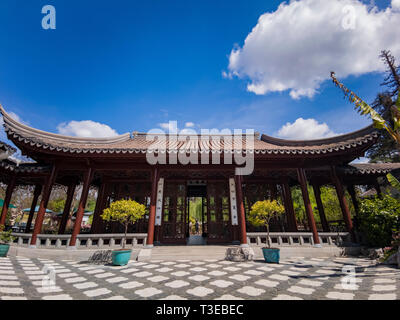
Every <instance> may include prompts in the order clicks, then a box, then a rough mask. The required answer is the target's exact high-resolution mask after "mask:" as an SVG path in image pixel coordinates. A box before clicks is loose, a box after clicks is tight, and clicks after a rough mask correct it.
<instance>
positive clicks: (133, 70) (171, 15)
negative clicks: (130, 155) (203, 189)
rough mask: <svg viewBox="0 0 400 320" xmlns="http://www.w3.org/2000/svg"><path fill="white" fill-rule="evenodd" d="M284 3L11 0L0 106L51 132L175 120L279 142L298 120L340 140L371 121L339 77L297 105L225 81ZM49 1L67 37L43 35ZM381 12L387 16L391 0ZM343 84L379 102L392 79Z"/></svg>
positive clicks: (370, 77)
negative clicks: (262, 21)
mask: <svg viewBox="0 0 400 320" xmlns="http://www.w3.org/2000/svg"><path fill="white" fill-rule="evenodd" d="M368 2H369V1H368ZM280 3H281V1H274V0H263V1H259V0H252V1H248V0H235V1H225V0H219V1H209V0H201V1H198V0H190V1H187V0H186V1H177V0H162V1H161V0H147V1H134V0H114V1H109V0H97V1H96V2H94V1H88V0H87V1H85V0H81V1H77V0H68V1H62V0H46V1H38V0H29V1H27V0H2V1H1V2H0V24H1V25H0V39H1V45H2V48H1V50H0V102H1V104H2V105H3V106H4V107H5V108H6V110H7V111H11V112H13V113H15V114H17V115H18V116H19V117H20V118H21V119H22V120H23V121H25V122H26V123H28V124H29V125H30V126H33V127H35V128H39V129H42V130H46V131H50V132H57V131H58V129H57V127H58V126H59V125H60V123H68V122H70V121H72V120H75V121H82V120H92V121H95V122H99V123H102V124H106V125H108V126H110V127H111V128H113V129H114V130H116V131H117V132H118V133H120V134H122V133H125V132H131V131H147V130H150V129H152V128H155V127H157V126H159V124H160V123H164V122H168V121H169V120H177V121H178V123H179V125H181V126H184V124H185V123H187V122H193V123H194V124H195V128H199V127H203V128H220V129H222V128H231V129H234V128H242V129H246V128H253V129H255V130H256V131H259V132H262V133H266V134H270V135H276V134H277V132H278V131H279V129H280V128H281V127H282V126H283V125H285V124H286V123H287V122H290V123H293V122H295V121H296V119H298V118H304V119H310V118H312V119H315V120H316V121H318V123H326V124H327V125H328V126H329V129H330V130H331V131H332V132H334V133H345V132H349V131H353V130H357V129H360V128H362V127H364V126H366V125H368V124H369V123H370V121H369V120H368V119H365V118H362V117H360V116H359V115H358V114H357V113H356V112H355V111H353V108H352V106H351V105H350V104H348V103H347V102H346V101H345V100H344V99H343V97H342V95H341V93H340V91H338V89H337V88H335V87H334V86H333V84H332V83H331V82H330V81H323V82H322V83H321V85H320V87H319V88H318V92H317V93H316V94H315V95H313V96H312V97H301V98H300V99H293V98H292V97H291V96H290V95H289V91H283V92H269V93H267V94H263V95H257V94H255V93H254V92H250V91H248V89H247V85H248V83H249V81H250V80H249V79H248V78H246V76H244V77H237V76H233V77H231V78H229V77H224V76H223V75H222V74H223V72H224V71H225V72H229V70H228V69H229V67H228V66H229V57H230V54H231V51H232V49H234V48H237V47H240V48H241V47H243V46H244V41H245V39H246V37H247V36H248V35H249V34H250V33H251V31H252V29H253V28H254V27H255V26H256V25H257V22H258V19H259V17H260V16H261V15H262V14H264V13H266V12H270V13H273V12H275V11H276V10H277V8H278V6H279V4H280ZM46 4H51V5H53V6H54V7H55V8H56V10H57V11H56V12H57V15H56V18H57V20H56V21H57V28H56V30H44V29H42V27H41V20H42V17H43V14H42V13H41V9H42V7H43V6H44V5H46ZM376 4H377V5H378V7H379V8H380V9H383V8H386V7H388V6H389V5H390V1H376ZM276 32H277V33H279V30H276ZM282 36H285V35H282ZM263 41H266V42H268V39H264V40H263ZM381 49H386V48H381ZM274 50H278V51H279V50H280V48H274ZM374 54H375V53H374ZM375 56H376V59H377V60H378V56H377V55H375ZM322 58H323V57H322ZM337 59H341V57H340V56H338V57H337ZM328 68H329V66H328ZM344 80H345V83H346V84H347V85H348V86H350V87H351V88H352V89H353V90H354V91H356V92H358V93H359V95H361V96H362V97H364V98H365V99H366V100H367V101H369V102H371V101H372V100H373V99H374V97H375V96H376V93H377V92H378V91H379V90H380V89H379V84H380V83H381V82H382V80H383V75H382V73H380V72H377V71H375V70H373V68H372V69H371V72H361V74H354V75H353V74H350V75H348V76H346V77H345V79H344Z"/></svg>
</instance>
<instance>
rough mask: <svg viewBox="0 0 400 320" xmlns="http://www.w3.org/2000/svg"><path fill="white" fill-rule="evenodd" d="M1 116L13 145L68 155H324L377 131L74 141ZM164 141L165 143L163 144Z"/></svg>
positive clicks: (366, 142)
mask: <svg viewBox="0 0 400 320" xmlns="http://www.w3.org/2000/svg"><path fill="white" fill-rule="evenodd" d="M0 112H1V113H2V115H3V117H4V127H5V131H6V132H7V134H8V137H9V138H10V139H11V140H12V141H14V143H16V144H19V145H21V143H22V144H25V145H26V146H28V147H29V146H30V147H32V148H39V149H43V150H44V151H46V150H47V151H52V152H59V153H70V154H140V153H143V154H144V153H149V152H161V153H162V152H166V151H167V152H168V153H177V152H181V153H186V152H196V153H197V152H199V153H204V152H206V153H208V152H212V153H215V152H217V153H233V152H235V153H236V152H237V153H242V152H246V153H252V152H254V153H255V154H261V155H266V154H269V155H279V154H281V155H307V154H311V155H320V154H321V155H323V154H329V153H335V152H341V151H346V150H351V149H354V148H360V147H361V148H366V147H368V146H370V145H372V144H373V143H374V142H375V141H376V139H377V138H378V135H379V133H378V131H377V130H375V129H374V128H373V127H372V126H370V127H367V128H365V129H362V130H360V131H357V132H354V133H350V134H346V135H342V136H337V137H333V138H329V139H323V140H315V141H290V140H281V139H276V138H272V137H269V136H266V135H263V136H262V137H261V139H259V138H258V136H257V135H254V137H255V139H254V147H253V146H250V145H247V146H246V138H245V136H244V135H243V136H242V138H240V137H239V139H237V138H236V137H235V138H232V137H233V136H232V135H221V136H220V135H218V138H217V139H212V138H210V137H205V136H201V137H200V136H198V135H192V136H188V137H185V138H186V140H183V141H178V140H177V139H176V138H175V139H173V138H172V136H168V135H167V136H165V140H164V139H163V138H161V137H160V136H157V135H154V134H146V133H135V134H132V135H131V134H129V133H126V134H124V135H120V136H117V137H112V138H104V139H95V138H77V137H69V136H63V135H59V134H53V133H48V132H44V131H41V130H37V129H34V128H31V127H28V126H26V125H24V124H22V123H19V122H18V121H16V120H14V119H13V118H12V117H10V116H9V115H8V114H7V112H5V110H4V109H3V108H2V107H1V105H0ZM164 141H166V143H165V144H162V142H164Z"/></svg>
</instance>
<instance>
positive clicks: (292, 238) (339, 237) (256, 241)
mask: <svg viewBox="0 0 400 320" xmlns="http://www.w3.org/2000/svg"><path fill="white" fill-rule="evenodd" d="M318 234H319V241H320V243H321V244H322V245H323V246H341V245H342V244H343V243H346V242H351V237H350V234H349V233H348V232H339V233H337V232H319V233H318ZM267 237H268V234H267V233H266V232H248V233H247V243H248V244H250V245H252V246H266V245H267ZM268 241H269V243H270V244H271V246H276V247H285V246H288V247H289V246H313V245H314V239H313V234H312V233H311V232H310V233H308V232H271V233H270V234H269V239H268Z"/></svg>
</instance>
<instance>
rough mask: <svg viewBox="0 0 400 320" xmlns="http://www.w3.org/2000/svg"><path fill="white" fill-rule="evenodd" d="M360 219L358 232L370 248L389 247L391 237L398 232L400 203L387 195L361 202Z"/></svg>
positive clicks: (399, 229) (399, 230)
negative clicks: (363, 236)
mask: <svg viewBox="0 0 400 320" xmlns="http://www.w3.org/2000/svg"><path fill="white" fill-rule="evenodd" d="M360 217H361V219H360V220H361V225H360V230H361V232H362V233H363V234H364V235H365V237H366V240H367V243H368V245H370V246H373V247H381V248H383V247H386V246H389V245H390V243H391V240H392V235H393V234H395V233H398V232H400V202H399V201H398V200H396V199H394V198H392V197H390V196H388V195H385V196H384V197H383V198H382V199H380V198H378V197H375V198H373V199H365V200H363V201H361V205H360Z"/></svg>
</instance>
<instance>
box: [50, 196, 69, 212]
mask: <svg viewBox="0 0 400 320" xmlns="http://www.w3.org/2000/svg"><path fill="white" fill-rule="evenodd" d="M64 206H65V199H63V198H58V199H54V200H51V201H49V204H48V206H47V207H48V209H49V210H51V211H54V212H62V211H63V210H64Z"/></svg>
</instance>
